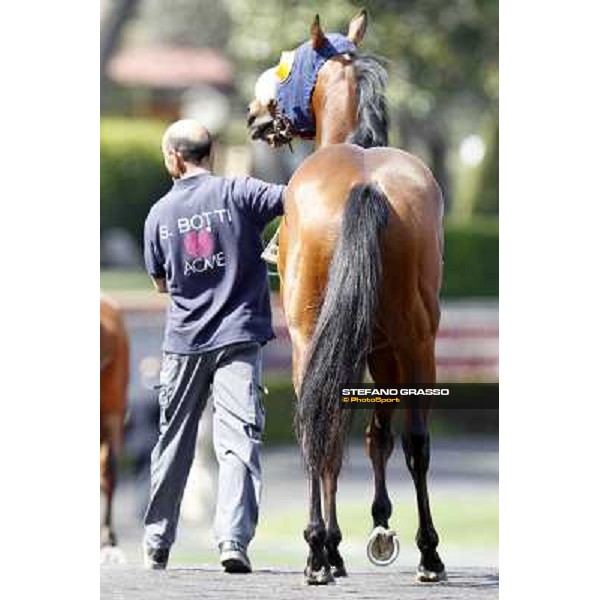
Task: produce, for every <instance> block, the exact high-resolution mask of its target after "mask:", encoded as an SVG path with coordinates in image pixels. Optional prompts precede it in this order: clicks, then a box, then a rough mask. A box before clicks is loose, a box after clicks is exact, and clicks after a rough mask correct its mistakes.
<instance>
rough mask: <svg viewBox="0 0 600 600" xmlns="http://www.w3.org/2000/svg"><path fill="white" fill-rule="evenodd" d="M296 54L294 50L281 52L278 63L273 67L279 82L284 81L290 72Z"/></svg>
mask: <svg viewBox="0 0 600 600" xmlns="http://www.w3.org/2000/svg"><path fill="white" fill-rule="evenodd" d="M295 55H296V51H295V50H290V51H289V52H287V51H285V52H282V53H281V58H280V59H279V64H278V65H277V67H275V75H276V76H277V79H278V80H279V82H280V83H281V82H283V81H285V80H286V79H287V78H288V77H289V76H290V73H291V72H292V66H293V64H294V56H295Z"/></svg>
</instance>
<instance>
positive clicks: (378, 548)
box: [367, 526, 400, 567]
mask: <svg viewBox="0 0 600 600" xmlns="http://www.w3.org/2000/svg"><path fill="white" fill-rule="evenodd" d="M398 554H400V542H399V541H398V538H397V537H396V532H395V531H392V530H391V529H386V528H385V527H381V526H378V527H375V529H373V531H372V532H371V535H370V536H369V540H368V542H367V556H368V558H369V560H370V561H371V562H372V563H373V564H374V565H376V566H378V567H387V566H388V565H391V564H392V563H393V562H394V561H395V560H396V559H397V558H398Z"/></svg>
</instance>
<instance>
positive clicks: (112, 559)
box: [100, 546, 127, 565]
mask: <svg viewBox="0 0 600 600" xmlns="http://www.w3.org/2000/svg"><path fill="white" fill-rule="evenodd" d="M126 562H127V560H126V558H125V554H123V550H121V548H117V547H116V546H104V547H103V548H100V564H101V565H124V564H125V563H126Z"/></svg>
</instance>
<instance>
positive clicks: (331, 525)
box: [321, 448, 348, 577]
mask: <svg viewBox="0 0 600 600" xmlns="http://www.w3.org/2000/svg"><path fill="white" fill-rule="evenodd" d="M342 456H343V448H340V449H339V452H337V453H336V456H334V457H332V458H331V460H329V461H328V462H327V464H326V465H325V468H324V471H323V477H322V478H321V480H322V483H323V497H324V499H325V524H326V533H325V551H326V552H327V560H328V562H329V565H330V567H331V569H332V574H333V576H334V577H346V576H347V575H348V573H347V571H346V567H345V565H344V559H343V558H342V555H341V554H340V552H339V550H338V546H339V545H340V542H341V541H342V532H341V530H340V526H339V524H338V521H337V509H336V494H337V482H338V477H339V474H340V469H341V467H342Z"/></svg>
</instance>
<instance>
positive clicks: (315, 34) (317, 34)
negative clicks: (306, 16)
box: [310, 15, 325, 50]
mask: <svg viewBox="0 0 600 600" xmlns="http://www.w3.org/2000/svg"><path fill="white" fill-rule="evenodd" d="M310 41H311V42H312V47H313V48H314V49H315V50H316V49H317V48H320V47H321V46H322V45H323V44H324V43H325V34H324V33H323V30H322V29H321V21H320V20H319V15H315V20H314V21H313V23H312V25H311V26H310Z"/></svg>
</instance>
